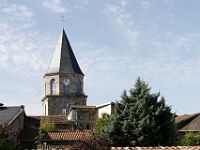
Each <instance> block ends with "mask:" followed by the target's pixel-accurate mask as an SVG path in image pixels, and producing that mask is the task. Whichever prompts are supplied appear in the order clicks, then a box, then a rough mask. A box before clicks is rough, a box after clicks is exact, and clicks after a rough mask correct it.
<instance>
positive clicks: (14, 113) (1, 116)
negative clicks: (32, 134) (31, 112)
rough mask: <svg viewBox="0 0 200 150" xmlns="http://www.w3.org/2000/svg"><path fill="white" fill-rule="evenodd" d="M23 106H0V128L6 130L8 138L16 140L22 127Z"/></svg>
mask: <svg viewBox="0 0 200 150" xmlns="http://www.w3.org/2000/svg"><path fill="white" fill-rule="evenodd" d="M24 115H25V112H24V106H4V105H3V104H0V127H1V128H2V129H7V130H8V134H9V138H12V139H16V138H17V135H18V133H19V131H21V130H22V129H23V126H24Z"/></svg>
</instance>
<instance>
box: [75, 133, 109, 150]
mask: <svg viewBox="0 0 200 150" xmlns="http://www.w3.org/2000/svg"><path fill="white" fill-rule="evenodd" d="M110 147H111V141H110V139H109V138H107V137H105V136H103V135H101V136H100V135H98V136H93V137H92V138H90V139H81V140H80V141H77V142H76V143H74V145H73V146H72V149H76V150H110Z"/></svg>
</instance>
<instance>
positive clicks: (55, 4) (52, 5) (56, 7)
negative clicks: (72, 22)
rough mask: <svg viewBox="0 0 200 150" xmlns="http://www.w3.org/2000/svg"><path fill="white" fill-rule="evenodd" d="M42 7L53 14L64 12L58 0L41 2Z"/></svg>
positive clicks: (42, 0) (43, 0)
mask: <svg viewBox="0 0 200 150" xmlns="http://www.w3.org/2000/svg"><path fill="white" fill-rule="evenodd" d="M41 2H42V5H43V6H45V7H47V8H48V9H49V10H51V11H52V12H55V13H63V12H65V8H64V7H63V6H62V3H61V1H60V0H41Z"/></svg>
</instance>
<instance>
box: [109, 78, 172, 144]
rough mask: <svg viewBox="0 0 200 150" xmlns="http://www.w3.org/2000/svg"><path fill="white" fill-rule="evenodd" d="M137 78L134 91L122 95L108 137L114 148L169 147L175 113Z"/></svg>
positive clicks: (162, 99)
mask: <svg viewBox="0 0 200 150" xmlns="http://www.w3.org/2000/svg"><path fill="white" fill-rule="evenodd" d="M150 90H151V88H150V87H149V86H148V84H146V83H145V82H144V81H142V80H141V79H140V78H138V79H137V81H136V83H135V86H134V88H132V89H130V91H129V94H127V92H126V91H124V93H123V94H122V97H121V101H120V102H118V104H117V108H116V112H115V114H114V115H113V118H112V121H111V126H110V129H109V130H108V134H109V136H110V138H111V139H112V142H113V145H114V146H158V145H173V144H174V140H175V126H174V117H175V114H173V113H171V108H170V106H167V105H166V104H165V99H164V97H160V93H154V94H152V93H150Z"/></svg>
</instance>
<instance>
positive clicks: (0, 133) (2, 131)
mask: <svg viewBox="0 0 200 150" xmlns="http://www.w3.org/2000/svg"><path fill="white" fill-rule="evenodd" d="M10 134H12V131H10V130H9V129H8V128H3V127H0V149H2V150H17V145H16V143H15V141H14V140H12V139H10V138H9V135H10Z"/></svg>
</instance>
